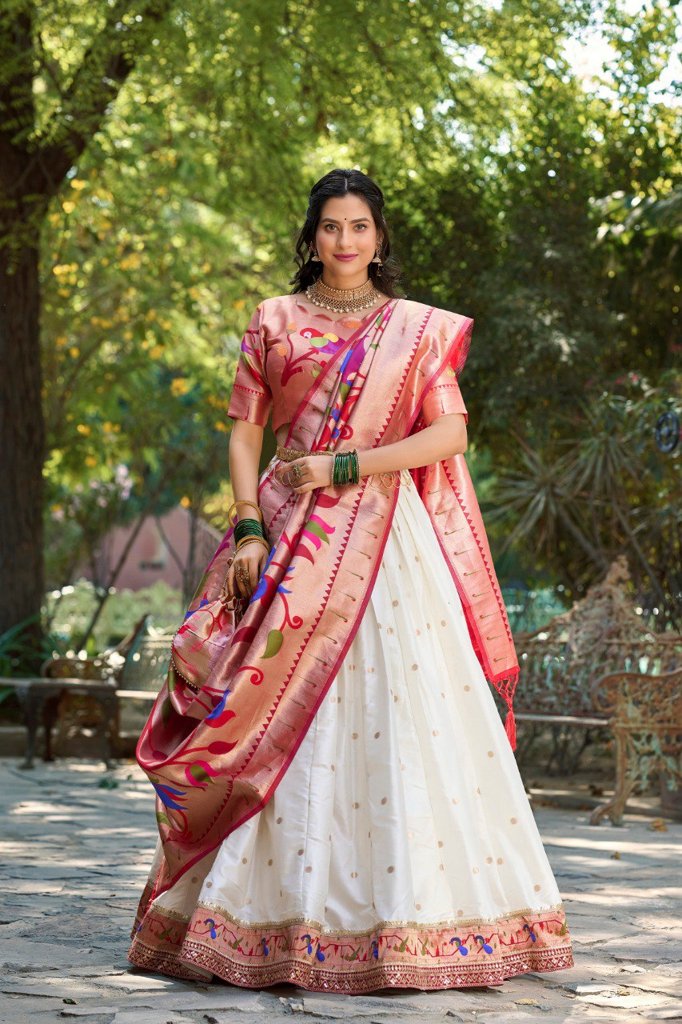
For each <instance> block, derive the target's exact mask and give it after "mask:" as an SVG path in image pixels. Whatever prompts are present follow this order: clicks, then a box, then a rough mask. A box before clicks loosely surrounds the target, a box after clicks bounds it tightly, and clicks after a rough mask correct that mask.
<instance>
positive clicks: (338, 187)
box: [289, 168, 400, 298]
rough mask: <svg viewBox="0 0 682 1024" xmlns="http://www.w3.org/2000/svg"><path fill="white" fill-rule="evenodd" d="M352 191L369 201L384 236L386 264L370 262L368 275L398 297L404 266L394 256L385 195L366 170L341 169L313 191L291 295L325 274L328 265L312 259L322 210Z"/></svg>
mask: <svg viewBox="0 0 682 1024" xmlns="http://www.w3.org/2000/svg"><path fill="white" fill-rule="evenodd" d="M348 192H353V193H354V194H355V195H357V196H360V198H361V199H364V200H365V202H366V203H367V205H368V206H369V208H370V210H371V211H372V217H373V218H374V223H375V225H376V228H377V233H379V232H381V236H382V241H381V247H380V249H379V256H380V258H381V261H382V263H381V266H380V265H379V264H378V263H370V264H369V265H368V267H367V273H368V275H369V277H370V279H371V280H372V282H373V283H374V285H375V287H376V288H378V289H379V290H380V291H382V292H383V293H384V295H388V296H390V297H391V298H397V297H398V292H396V290H395V284H396V282H397V281H398V279H399V278H400V266H399V265H398V263H397V262H396V260H395V259H394V258H393V257H392V256H391V240H390V238H389V233H388V225H387V224H386V220H385V219H384V213H383V208H384V194H383V192H382V191H381V189H380V188H379V186H378V185H377V184H376V182H374V181H372V179H371V178H369V177H368V176H367V175H366V174H363V173H362V171H356V170H355V169H351V170H343V169H339V168H336V169H335V170H333V171H329V173H328V174H325V176H324V177H323V178H320V180H319V181H317V182H315V184H314V185H313V187H312V189H311V190H310V197H309V200H308V210H307V212H306V218H305V224H304V225H303V227H302V228H301V232H300V234H299V236H298V239H297V241H296V255H295V257H294V260H295V262H296V263H297V264H298V270H297V271H296V273H295V275H294V276H293V277H292V279H291V281H290V282H289V283H290V284H293V285H294V287H293V288H292V289H291V292H290V294H291V295H293V294H295V293H296V292H302V291H304V290H305V289H306V288H307V287H308V285H310V284H312V283H313V281H315V280H317V278H318V277H320V275H321V274H322V270H323V269H324V264H322V263H321V262H319V261H318V260H312V259H311V256H310V245H311V244H312V245H314V243H315V233H316V231H317V226H318V224H319V222H320V216H321V214H322V207H323V206H324V204H325V201H326V200H327V199H329V198H330V197H331V196H345V195H346V193H348Z"/></svg>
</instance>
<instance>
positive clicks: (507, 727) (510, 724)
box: [504, 707, 516, 750]
mask: <svg viewBox="0 0 682 1024" xmlns="http://www.w3.org/2000/svg"><path fill="white" fill-rule="evenodd" d="M504 731H505V732H506V734H507V737H508V739H509V743H510V744H511V748H512V750H516V718H515V717H514V710H513V708H511V707H510V708H509V711H508V712H507V717H506V718H505V720H504Z"/></svg>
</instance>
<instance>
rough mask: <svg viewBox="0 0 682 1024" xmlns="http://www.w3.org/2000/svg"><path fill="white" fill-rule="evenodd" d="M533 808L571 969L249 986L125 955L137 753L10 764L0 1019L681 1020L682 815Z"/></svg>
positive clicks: (232, 1022)
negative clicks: (427, 984) (123, 759)
mask: <svg viewBox="0 0 682 1024" xmlns="http://www.w3.org/2000/svg"><path fill="white" fill-rule="evenodd" d="M102 782H104V783H105V785H104V786H102V785H101V783H102ZM112 784H113V785H112ZM532 807H533V813H534V814H535V818H536V821H537V823H538V827H539V829H540V833H541V835H542V839H543V842H544V844H545V848H546V850H547V854H548V856H549V859H550V862H551V864H552V868H553V870H554V872H555V875H556V878H557V882H558V884H559V888H560V890H561V893H562V898H563V900H564V904H565V907H566V914H567V918H568V922H569V927H570V928H571V934H572V937H573V943H574V955H575V961H576V962H575V966H574V967H573V968H571V970H568V971H558V972H556V973H549V974H536V973H529V974H524V975H521V976H519V977H517V978H513V979H510V980H509V981H507V982H505V984H504V985H502V986H497V987H494V988H487V987H485V986H482V987H480V988H476V989H449V990H445V991H439V992H421V991H419V990H417V989H403V990H393V989H385V990H382V991H380V992H376V993H370V994H368V995H365V996H342V995H336V994H333V993H331V994H327V993H318V992H306V991H305V989H300V988H297V987H296V986H294V985H288V984H283V985H275V986H272V987H270V988H267V989H261V990H252V989H245V988H239V987H238V986H231V985H226V984H223V983H221V982H216V983H214V984H207V983H203V982H202V983H191V982H186V981H181V980H179V979H174V978H167V977H165V976H163V975H153V974H145V973H143V972H140V971H136V970H135V968H133V967H132V965H131V964H129V963H128V961H127V960H126V951H127V949H128V939H129V932H130V928H131V925H132V920H133V916H134V912H135V908H136V906H137V901H138V899H139V895H140V892H141V889H142V886H143V884H144V881H145V879H146V875H147V870H148V866H149V863H150V862H151V857H152V853H153V850H154V844H155V841H156V831H155V824H154V804H153V799H152V794H151V791H150V787H149V784H148V782H147V780H146V778H145V777H144V776H143V775H142V773H141V772H140V771H139V769H138V768H137V765H135V764H133V763H121V764H119V766H118V767H116V768H115V769H114V770H113V771H111V772H106V771H105V770H104V769H103V768H102V767H101V766H100V765H98V764H96V763H94V762H88V761H78V760H73V759H70V760H65V761H59V762H56V763H54V764H39V765H38V766H37V767H36V768H35V770H34V771H32V772H25V771H21V770H20V769H19V768H18V766H17V763H16V762H15V761H12V760H10V759H4V760H0V817H1V818H2V829H1V831H0V1024H55V1022H60V1021H61V1022H65V1021H69V1020H72V1021H82V1022H85V1024H264V1022H267V1024H292V1021H295V1020H296V1019H300V1020H301V1021H302V1022H303V1021H305V1020H310V1021H311V1024H312V1022H315V1024H318V1022H319V1024H324V1022H333V1021H340V1020H345V1019H348V1020H356V1021H358V1022H360V1024H401V1022H405V1024H407V1022H415V1024H429V1022H431V1021H434V1022H435V1021H442V1022H444V1024H455V1022H457V1021H461V1022H463V1024H465V1022H466V1024H468V1022H474V1021H476V1022H478V1024H516V1022H517V1021H518V1022H524V1024H528V1022H533V1021H538V1020H540V1021H542V1022H543V1024H554V1022H556V1024H567V1022H568V1024H573V1022H582V1021H590V1022H591V1021H603V1022H608V1024H646V1022H647V1021H650V1022H654V1021H666V1020H668V1021H675V1020H680V1021H682V871H681V870H680V864H681V863H682V823H680V822H675V821H672V820H670V819H663V820H661V819H660V812H658V811H654V810H650V811H647V808H646V806H643V805H642V804H641V803H640V804H638V807H637V809H638V813H637V814H635V813H631V814H626V815H625V819H624V823H623V825H622V826H621V827H614V826H613V825H611V824H610V823H609V822H608V821H607V822H606V823H602V824H600V825H598V826H591V825H589V823H588V819H589V813H590V810H589V807H588V808H582V809H581V808H580V807H571V806H570V805H569V806H566V805H562V806H560V807H552V806H550V805H548V804H547V803H546V802H545V801H544V800H543V802H542V803H538V804H537V805H536V804H535V803H532ZM639 812H641V813H639ZM656 818H658V820H656Z"/></svg>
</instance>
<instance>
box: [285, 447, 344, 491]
mask: <svg viewBox="0 0 682 1024" xmlns="http://www.w3.org/2000/svg"><path fill="white" fill-rule="evenodd" d="M294 466H300V469H301V475H300V476H299V478H298V480H296V475H295V473H294ZM333 468H334V456H333V454H332V455H304V456H302V458H300V459H294V460H293V461H292V462H282V463H281V464H280V465H279V466H278V467H277V469H275V476H276V477H277V479H278V480H279V482H280V483H282V484H285V485H286V486H287V487H290V488H291V489H292V491H293V492H294V493H295V494H305V493H306V491H314V490H315V488H316V487H329V486H330V485H331V482H332V470H333Z"/></svg>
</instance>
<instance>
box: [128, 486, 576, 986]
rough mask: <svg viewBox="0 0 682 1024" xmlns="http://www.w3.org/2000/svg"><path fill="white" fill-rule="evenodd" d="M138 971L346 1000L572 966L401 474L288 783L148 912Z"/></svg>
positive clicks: (463, 631)
mask: <svg viewBox="0 0 682 1024" xmlns="http://www.w3.org/2000/svg"><path fill="white" fill-rule="evenodd" d="M160 855H161V849H160V844H158V845H157V851H156V858H155V863H156V861H157V860H158V858H159V857H160ZM154 870H155V869H154V866H153V867H152V872H151V874H150V878H152V877H153V875H154ZM169 935H170V938H169ZM159 936H163V938H161V939H160V938H159ZM129 956H130V958H131V960H132V961H133V963H137V964H138V965H139V966H141V967H144V968H146V969H151V970H157V971H162V972H164V973H169V974H175V975H180V976H183V977H189V978H191V977H197V978H199V977H200V978H202V979H206V978H209V977H213V976H215V977H216V978H220V979H223V980H225V981H227V982H230V983H232V984H237V985H243V986H248V987H262V986H267V985H272V984H275V983H278V982H283V981H284V982H286V981H288V982H292V983H294V984H296V985H299V986H301V987H303V988H306V989H310V990H318V991H337V992H347V993H360V992H367V991H372V990H377V989H381V988H385V987H414V988H421V989H442V988H451V987H465V986H478V985H499V984H501V983H502V982H503V981H504V980H505V979H507V978H511V977H513V976H514V975H517V974H521V973H524V972H527V971H554V970H560V969H564V968H568V967H571V966H573V957H572V952H571V939H570V933H569V930H568V925H567V922H566V918H565V913H564V908H563V904H562V899H561V894H560V892H559V889H558V887H557V883H556V880H555V878H554V875H553V873H552V869H551V866H550V864H549V861H548V858H547V855H546V852H545V849H544V846H543V843H542V839H541V837H540V834H539V832H538V828H537V825H536V823H535V819H534V817H533V813H532V811H531V808H530V805H529V802H528V798H527V796H526V793H525V791H524V786H523V783H522V780H521V777H520V774H519V771H518V767H517V765H516V760H515V756H514V753H513V751H512V749H511V747H510V744H509V740H508V739H507V736H506V734H505V731H504V726H503V723H502V719H501V717H500V714H499V712H498V710H497V707H496V704H495V701H494V698H493V695H492V692H491V689H490V686H489V684H488V683H487V682H486V679H485V677H484V675H483V671H482V669H481V666H480V664H479V662H478V659H477V657H476V655H475V652H474V650H473V647H472V645H471V641H470V638H469V634H468V629H467V625H466V621H465V617H464V612H463V609H462V605H461V601H460V598H459V595H458V592H457V589H456V587H455V584H454V581H453V580H452V577H451V575H450V573H449V570H448V568H447V564H446V563H445V561H444V559H443V557H442V554H441V551H440V547H439V544H438V540H437V538H436V535H435V533H434V532H433V528H432V526H431V522H430V519H429V516H428V513H427V511H426V509H425V508H424V506H423V504H422V501H421V499H420V498H419V495H418V493H417V490H416V487H415V485H414V483H413V482H412V480H411V477H410V475H409V473H407V472H406V471H403V473H402V474H400V486H399V494H398V501H397V505H396V509H395V515H394V519H393V523H392V526H391V529H390V532H389V536H388V539H387V543H386V547H385V549H384V553H383V558H382V562H381V565H380V568H379V573H378V576H377V579H376V582H375V585H374V588H373V591H372V594H371V597H370V600H369V602H368V604H367V607H366V610H365V614H364V616H363V619H362V622H361V623H360V626H359V628H358V631H357V633H356V635H355V637H354V639H353V642H352V644H351V646H350V647H349V649H348V652H347V655H346V657H345V659H344V662H343V664H342V666H341V668H340V670H339V672H338V674H337V676H336V678H335V679H334V682H333V683H332V685H331V687H330V689H329V691H328V693H327V695H326V696H325V699H324V701H323V702H322V704H321V705H320V707H319V709H318V711H317V714H316V716H315V718H314V720H313V722H312V724H311V726H310V728H309V730H308V732H307V733H306V735H305V737H304V739H303V741H302V743H301V745H300V747H299V749H298V750H297V752H296V754H295V756H294V758H293V760H292V762H291V764H290V766H289V768H288V769H287V771H286V773H285V775H284V776H283V778H282V780H281V781H280V783H279V785H278V787H277V789H276V790H275V792H274V794H273V796H272V797H271V799H270V800H269V802H268V803H267V804H266V806H265V807H264V808H263V810H262V811H260V812H259V813H258V814H256V815H254V816H253V817H252V818H250V819H249V820H248V821H247V822H245V823H244V824H243V825H241V826H240V827H239V828H238V829H237V830H235V831H234V832H233V833H232V834H231V835H229V836H228V837H227V839H225V840H224V841H223V843H222V845H221V846H220V848H219V849H218V850H217V851H214V853H212V854H211V855H210V856H209V857H207V858H205V859H204V861H202V862H200V864H199V865H197V866H196V867H195V868H194V869H193V870H192V871H191V872H189V873H188V875H186V876H185V877H183V878H182V879H181V880H180V881H179V882H178V883H177V884H176V885H175V886H174V887H173V888H172V889H170V890H169V891H167V892H166V893H163V894H162V895H161V896H160V897H158V898H157V899H156V900H155V901H154V902H153V903H152V904H151V906H150V908H149V910H148V912H147V914H146V915H145V918H144V920H142V921H138V922H137V924H136V928H135V929H134V932H133V943H132V946H131V950H130V953H129Z"/></svg>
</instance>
